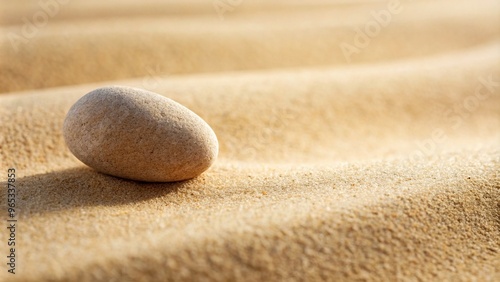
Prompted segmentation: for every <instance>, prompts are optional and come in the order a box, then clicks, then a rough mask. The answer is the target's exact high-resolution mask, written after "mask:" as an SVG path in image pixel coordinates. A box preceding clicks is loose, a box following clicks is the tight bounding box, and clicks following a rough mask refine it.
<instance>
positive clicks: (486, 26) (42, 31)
mask: <svg viewBox="0 0 500 282" xmlns="http://www.w3.org/2000/svg"><path fill="white" fill-rule="evenodd" d="M54 1H55V0H54ZM48 2H51V1H48ZM63 2H64V1H61V4H57V5H56V6H55V7H56V8H57V9H56V8H54V9H56V10H57V12H54V13H53V15H48V14H47V13H46V12H43V11H44V10H43V9H42V8H41V7H40V6H38V5H39V4H37V3H38V2H37V1H24V0H23V1H8V0H0V5H1V7H2V8H1V9H0V10H1V11H0V93H1V94H0V124H1V127H0V167H1V174H0V181H1V182H2V187H3V188H2V193H1V194H0V201H1V202H2V205H1V206H2V210H1V211H0V219H1V220H2V226H4V225H5V227H2V231H1V232H0V246H1V247H0V257H2V259H0V265H2V266H1V267H0V270H1V271H0V280H1V281H167V280H186V281H193V280H194V281H199V280H201V281H205V280H226V281H228V280H231V281H233V280H241V281H269V280H281V281H315V280H331V281H499V280H500V29H499V27H500V2H498V1H486V0H481V1H400V2H399V3H400V4H399V6H398V7H400V9H399V12H397V13H392V14H391V16H390V20H389V21H388V22H387V24H384V26H382V25H379V29H377V30H376V31H377V32H375V29H374V31H373V34H372V35H373V36H370V37H368V41H367V42H365V43H363V44H361V45H360V44H357V45H356V35H357V31H356V28H361V29H362V30H364V29H365V27H366V26H367V25H368V26H369V25H370V24H372V23H373V19H374V16H373V13H379V12H380V11H387V10H388V3H390V2H385V1H325V0H313V1H298V0H295V1H284V0H273V1H245V0H243V1H241V4H239V1H222V0H221V1H201V0H190V1H181V0H174V1H153V0H148V1H130V0H127V1H117V0H114V1H96V0H91V1H67V3H63ZM52 3H55V2H52ZM214 3H216V5H219V4H220V3H233V4H232V5H234V6H224V7H226V8H227V7H229V8H228V10H227V11H226V12H225V13H224V14H220V13H219V14H218V13H217V11H216V9H215V8H214ZM221 5H222V6H223V5H224V4H221ZM228 5H229V4H228ZM37 13H38V15H42V14H43V13H45V14H46V15H47V23H46V24H43V25H38V26H35V31H33V30H29V26H28V24H27V23H26V21H28V22H33V17H35V18H36V16H35V15H37ZM41 13H42V14H41ZM40 17H41V16H40ZM41 20H42V21H43V18H41ZM23 29H24V31H23ZM343 43H347V44H350V45H352V46H355V47H356V48H357V50H358V52H357V53H354V54H352V55H351V56H345V53H344V52H343V51H342V48H341V46H342V44H343ZM358 43H359V42H358ZM105 85H129V86H134V87H140V88H144V89H147V90H151V91H155V92H157V93H160V94H162V95H164V96H166V97H169V98H172V99H174V100H176V101H178V102H180V103H182V104H183V105H185V106H187V107H188V108H190V109H191V110H193V111H194V112H196V113H197V114H198V115H200V116H201V117H202V118H203V119H205V120H206V121H207V122H208V123H209V124H210V125H211V126H212V128H213V129H214V131H215V133H216V134H217V136H218V139H219V143H220V152H219V158H218V160H217V162H216V163H215V164H214V166H213V167H212V168H211V169H209V170H208V171H207V172H206V173H204V174H202V175H201V176H199V177H197V178H195V179H192V180H189V181H185V182H178V183H159V184H150V183H140V182H134V181H129V180H124V179H119V178H115V177H111V176H107V175H103V174H100V173H97V172H95V171H93V170H92V169H91V168H89V167H86V166H85V165H83V164H82V163H81V162H80V161H78V160H77V159H76V158H75V157H74V156H73V155H72V154H71V153H70V152H69V150H68V149H67V147H66V145H65V143H64V140H63V138H62V131H61V130H62V123H63V120H64V117H65V114H66V113H67V111H68V109H69V108H70V107H71V105H72V104H73V103H74V102H76V101H77V100H78V99H79V98H80V97H81V96H83V95H84V94H86V93H87V92H89V91H91V90H93V89H95V88H97V87H101V86H105ZM167 145H168V144H165V146H167ZM11 167H13V168H15V169H16V186H17V195H16V200H17V201H16V219H17V220H18V221H17V223H16V227H17V228H16V274H15V275H12V274H10V273H8V272H7V270H8V269H9V267H8V266H7V265H6V263H7V258H6V256H7V255H9V246H7V240H8V238H9V236H10V234H9V231H8V229H7V228H6V227H7V222H6V220H7V219H8V213H7V208H6V199H7V190H6V186H7V170H8V168H11Z"/></svg>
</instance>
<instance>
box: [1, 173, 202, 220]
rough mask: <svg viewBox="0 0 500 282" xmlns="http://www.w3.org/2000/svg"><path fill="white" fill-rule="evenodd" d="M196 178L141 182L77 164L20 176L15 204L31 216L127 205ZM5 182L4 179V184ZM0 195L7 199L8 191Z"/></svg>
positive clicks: (180, 187)
mask: <svg viewBox="0 0 500 282" xmlns="http://www.w3.org/2000/svg"><path fill="white" fill-rule="evenodd" d="M197 182H198V181H197V180H196V179H192V180H187V181H181V182H170V183H149V182H138V181H132V180H126V179H121V178H117V177H113V176H109V175H105V174H102V173H99V172H96V171H94V170H92V169H90V168H88V167H78V168H73V169H68V170H63V171H57V172H51V173H46V174H39V175H33V176H28V177H23V178H18V179H17V181H16V188H17V203H16V206H17V207H18V211H19V212H20V213H21V216H29V215H31V214H37V213H44V212H54V211H59V210H65V209H73V208H78V207H86V206H116V205H124V204H129V203H134V202H137V203H138V202H142V201H146V200H149V199H153V198H158V197H164V196H166V195H169V194H175V193H179V191H182V190H184V189H185V188H186V187H187V186H193V185H196V184H197ZM5 185H6V182H3V183H2V187H5ZM0 198H3V199H2V201H4V200H5V195H2V196H1V197H0Z"/></svg>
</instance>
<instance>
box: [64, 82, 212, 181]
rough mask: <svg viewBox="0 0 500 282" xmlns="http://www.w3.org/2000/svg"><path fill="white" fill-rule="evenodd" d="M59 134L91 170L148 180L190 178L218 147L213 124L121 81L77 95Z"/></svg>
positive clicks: (151, 93)
mask: <svg viewBox="0 0 500 282" xmlns="http://www.w3.org/2000/svg"><path fill="white" fill-rule="evenodd" d="M63 133H64V138H65V140H66V144H67V145H68V148H69V149H70V151H71V152H72V153H73V154H74V155H75V156H76V157H77V158H78V159H79V160H81V161H82V162H83V163H85V164H87V165H88V166H90V167H92V168H94V169H95V170H97V171H100V172H103V173H106V174H110V175H114V176H118V177H123V178H128V179H133V180H140V181H149V182H168V181H179V180H186V179H190V178H193V177H195V176H197V175H199V174H201V173H202V172H204V171H205V170H206V169H208V168H209V167H210V166H211V165H212V163H213V162H214V161H215V159H216V158H217V154H218V150H219V144H218V141H217V137H216V136H215V133H214V132H213V130H212V128H210V126H209V125H208V124H207V123H206V122H205V121H204V120H203V119H202V118H200V117H199V116H198V115H196V114H195V113H193V112H192V111H191V110H189V109H188V108H186V107H184V106H182V105H181V104H179V103H177V102H175V101H173V100H171V99H169V98H166V97H163V96H161V95H158V94H156V93H153V92H150V91H146V90H143V89H138V88H132V87H124V86H111V87H103V88H99V89H96V90H94V91H92V92H90V93H88V94H86V95H85V96H83V97H82V98H80V100H78V101H77V102H76V103H75V104H74V105H73V106H72V107H71V109H70V110H69V112H68V114H67V115H66V119H65V121H64V126H63Z"/></svg>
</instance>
